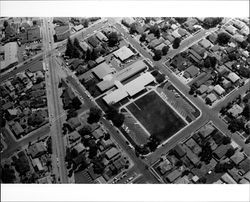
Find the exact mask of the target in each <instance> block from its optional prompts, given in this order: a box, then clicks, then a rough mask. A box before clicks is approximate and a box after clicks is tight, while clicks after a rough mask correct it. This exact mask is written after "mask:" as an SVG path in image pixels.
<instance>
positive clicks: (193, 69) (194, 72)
mask: <svg viewBox="0 0 250 202" xmlns="http://www.w3.org/2000/svg"><path fill="white" fill-rule="evenodd" d="M185 72H187V73H188V74H189V75H190V77H195V76H196V75H197V74H198V73H199V68H198V67H196V66H194V65H191V66H190V67H188V68H187V69H186V70H185Z"/></svg>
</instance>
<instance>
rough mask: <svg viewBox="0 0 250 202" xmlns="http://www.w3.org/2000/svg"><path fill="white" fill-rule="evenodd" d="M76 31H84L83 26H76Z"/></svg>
mask: <svg viewBox="0 0 250 202" xmlns="http://www.w3.org/2000/svg"><path fill="white" fill-rule="evenodd" d="M74 29H75V30H76V31H79V30H81V29H83V25H81V24H80V25H76V26H74Z"/></svg>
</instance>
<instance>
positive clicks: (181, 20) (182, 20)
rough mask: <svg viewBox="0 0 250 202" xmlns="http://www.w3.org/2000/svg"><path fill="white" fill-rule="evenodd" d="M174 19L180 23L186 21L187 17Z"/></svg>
mask: <svg viewBox="0 0 250 202" xmlns="http://www.w3.org/2000/svg"><path fill="white" fill-rule="evenodd" d="M175 20H176V21H177V22H178V23H180V24H183V23H184V22H186V21H187V18H179V17H178V18H175Z"/></svg>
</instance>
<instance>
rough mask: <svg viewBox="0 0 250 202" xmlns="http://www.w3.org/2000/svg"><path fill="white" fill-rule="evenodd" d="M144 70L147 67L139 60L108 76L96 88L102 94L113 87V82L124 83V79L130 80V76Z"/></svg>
mask: <svg viewBox="0 0 250 202" xmlns="http://www.w3.org/2000/svg"><path fill="white" fill-rule="evenodd" d="M145 69H147V65H146V64H145V63H144V62H143V61H142V60H139V61H137V62H134V63H133V64H131V65H130V66H128V67H126V68H124V69H122V70H121V71H119V72H117V73H115V74H112V75H110V74H109V76H106V77H105V79H104V80H103V81H101V82H99V83H98V84H97V87H98V88H99V89H100V90H101V91H102V92H104V91H106V90H108V89H110V88H112V87H113V86H114V85H115V81H119V82H122V81H125V80H126V79H128V78H130V77H131V76H134V75H135V74H137V73H139V72H142V71H143V70H145Z"/></svg>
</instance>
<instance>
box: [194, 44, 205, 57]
mask: <svg viewBox="0 0 250 202" xmlns="http://www.w3.org/2000/svg"><path fill="white" fill-rule="evenodd" d="M191 49H192V50H194V51H195V52H196V53H198V54H199V55H200V56H203V55H204V53H205V52H206V49H205V48H202V47H201V46H200V45H198V44H194V45H193V46H191Z"/></svg>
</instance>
